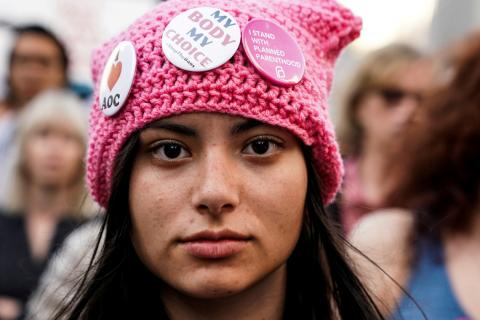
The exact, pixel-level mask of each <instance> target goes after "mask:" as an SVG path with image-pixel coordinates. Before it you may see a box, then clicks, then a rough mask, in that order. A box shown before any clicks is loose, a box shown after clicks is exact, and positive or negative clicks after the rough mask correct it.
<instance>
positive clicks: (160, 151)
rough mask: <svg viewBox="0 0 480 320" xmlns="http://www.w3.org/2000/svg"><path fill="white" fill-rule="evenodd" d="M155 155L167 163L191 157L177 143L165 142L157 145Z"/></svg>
mask: <svg viewBox="0 0 480 320" xmlns="http://www.w3.org/2000/svg"><path fill="white" fill-rule="evenodd" d="M153 153H154V155H155V156H156V157H158V158H160V159H162V160H166V161H171V160H178V159H184V158H187V157H189V156H190V152H188V151H187V150H186V149H185V148H184V147H183V146H182V145H181V144H179V143H176V142H163V143H160V144H157V145H156V146H155V148H154V150H153Z"/></svg>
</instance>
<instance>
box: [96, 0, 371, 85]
mask: <svg viewBox="0 0 480 320" xmlns="http://www.w3.org/2000/svg"><path fill="white" fill-rule="evenodd" d="M168 2H175V0H170V1H168ZM198 2H202V1H198ZM203 2H204V3H205V5H207V4H208V3H209V2H215V1H208V0H207V1H203ZM225 2H226V3H227V4H228V2H238V0H237V1H236V0H230V1H225ZM242 2H245V3H247V2H253V4H254V5H257V3H256V2H257V1H251V0H242ZM164 4H165V3H163V4H161V5H164ZM258 6H265V7H267V8H268V9H270V10H269V11H273V12H272V13H273V16H274V18H275V20H277V22H279V23H280V24H282V25H284V26H285V27H286V28H287V29H288V30H289V32H292V33H293V34H292V35H293V36H294V37H298V38H299V37H302V36H306V37H307V39H305V40H307V41H305V42H304V43H309V44H310V45H309V47H310V48H303V49H304V50H305V49H310V50H313V51H314V52H313V54H315V56H316V57H318V58H324V59H326V60H327V61H328V62H330V63H332V64H333V63H334V62H335V60H336V58H337V57H338V54H339V53H340V51H341V50H342V49H343V48H344V47H345V46H346V45H348V44H349V43H350V42H352V41H353V40H354V39H356V38H357V37H358V36H359V35H360V30H361V29H362V20H361V18H359V17H356V16H354V15H353V13H352V12H351V11H350V10H349V9H347V8H345V7H344V6H342V5H341V4H339V3H338V2H337V1H335V0H268V1H260V2H259V3H258ZM275 11H278V13H280V14H275ZM298 27H301V29H303V30H304V31H306V32H307V33H308V35H307V34H305V33H303V32H301V30H299V29H298ZM302 33H303V35H302ZM117 38H118V39H119V40H118V42H120V41H121V39H122V38H124V37H122V34H120V35H119V36H118V37H117ZM302 42H303V41H302ZM110 43H111V42H110ZM301 45H302V44H301ZM113 47H114V46H113V45H112V49H113ZM310 50H309V51H310ZM107 59H108V56H106V55H105V50H101V48H98V49H97V50H94V51H93V53H92V60H91V61H92V66H91V70H92V79H93V82H94V83H95V84H97V82H98V81H99V80H100V79H99V77H100V76H101V74H102V71H103V67H104V64H105V63H106V61H107Z"/></svg>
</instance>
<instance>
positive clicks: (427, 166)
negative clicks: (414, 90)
mask: <svg viewBox="0 0 480 320" xmlns="http://www.w3.org/2000/svg"><path fill="white" fill-rule="evenodd" d="M479 40H480V34H478V33H477V34H476V35H475V36H472V37H470V38H468V40H467V41H465V42H463V43H462V45H461V46H460V47H458V48H459V50H458V51H457V52H455V57H454V58H455V59H452V61H453V62H454V63H456V64H455V65H453V66H452V68H451V69H450V71H449V72H452V71H453V72H452V73H451V74H452V75H453V79H452V80H451V82H450V83H449V85H448V86H447V87H445V88H443V89H441V90H440V91H438V92H437V93H436V94H435V95H434V96H433V97H432V100H431V101H428V102H427V103H426V104H425V105H422V107H421V108H419V109H418V110H417V112H415V117H414V120H415V121H414V122H413V124H412V126H411V127H409V128H408V129H407V131H406V133H405V138H404V139H402V141H401V143H400V149H399V152H398V154H396V155H395V160H396V161H395V162H392V165H391V167H390V169H391V171H390V172H391V173H392V177H393V178H394V179H395V181H396V183H395V184H394V185H395V187H394V188H393V190H392V191H391V193H390V196H389V200H388V203H389V204H390V205H392V206H399V207H400V206H402V207H408V208H411V209H412V210H411V212H410V211H406V210H399V209H391V210H384V211H381V212H377V213H374V214H372V215H371V216H369V217H367V218H365V219H364V220H362V221H361V222H360V224H359V227H358V228H357V229H356V230H355V231H354V232H353V243H354V244H355V245H357V247H359V248H360V249H362V250H363V251H364V252H365V253H366V254H367V255H369V256H370V257H371V258H372V259H373V260H374V261H375V262H377V263H378V264H379V265H380V266H381V267H382V268H383V269H384V270H385V271H387V272H388V274H390V275H391V276H392V277H393V278H394V279H395V280H397V281H398V283H399V284H400V285H401V286H402V287H405V288H407V290H408V291H409V292H410V293H411V294H412V296H413V298H414V299H415V301H416V302H417V303H418V305H419V306H420V308H421V309H422V310H423V312H424V313H425V315H426V316H427V318H428V319H440V320H443V319H445V320H451V319H479V318H480V308H479V304H478V301H479V299H480V294H479V292H480V272H479V268H478V266H479V263H480V247H479V245H478V244H479V241H480V170H479V164H480V148H479V146H480V145H479V141H480V126H479V123H480V95H479V91H478V86H479V85H480V45H479V44H480V41H479ZM405 173H408V174H405ZM360 260H362V259H360ZM362 261H363V260H362ZM361 264H364V263H362V262H361ZM363 276H364V277H365V279H368V280H369V281H368V282H369V283H370V284H371V285H372V286H374V287H375V288H376V290H378V295H379V296H381V297H382V299H383V301H384V302H385V305H386V306H388V308H387V310H386V312H387V313H390V314H392V317H393V318H394V319H412V320H415V319H423V315H422V314H421V312H420V310H419V309H418V308H417V306H415V305H414V304H413V303H412V301H411V300H410V299H408V298H406V297H405V295H404V293H403V292H402V291H401V290H399V289H398V287H395V286H393V285H392V283H391V282H387V281H385V279H387V277H386V276H385V275H383V274H381V273H379V272H377V270H375V269H372V268H371V267H370V266H369V265H365V268H364V270H363Z"/></svg>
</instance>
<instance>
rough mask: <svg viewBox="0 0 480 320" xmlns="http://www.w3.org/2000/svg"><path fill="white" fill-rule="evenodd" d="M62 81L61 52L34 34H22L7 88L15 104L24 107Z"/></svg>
mask: <svg viewBox="0 0 480 320" xmlns="http://www.w3.org/2000/svg"><path fill="white" fill-rule="evenodd" d="M64 82H65V76H64V72H63V66H62V62H61V52H60V50H59V48H58V47H57V46H56V44H55V43H54V42H53V41H52V40H50V39H49V38H47V37H44V36H41V35H37V34H34V33H25V34H23V35H21V36H20V37H19V38H18V40H17V42H16V45H15V48H14V52H13V59H12V64H11V67H10V86H11V90H12V92H13V94H14V96H15V98H16V99H18V103H20V104H24V103H26V102H28V101H29V100H30V99H32V98H33V97H34V96H35V95H36V94H38V93H39V92H41V91H44V90H46V89H54V88H60V87H62V86H63V85H64Z"/></svg>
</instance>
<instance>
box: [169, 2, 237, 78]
mask: <svg viewBox="0 0 480 320" xmlns="http://www.w3.org/2000/svg"><path fill="white" fill-rule="evenodd" d="M240 41H241V32H240V26H239V25H238V23H237V21H235V18H234V17H233V16H232V15H231V14H229V13H228V12H225V11H223V10H220V9H218V8H211V7H198V8H192V9H189V10H187V11H184V12H182V13H180V14H179V15H177V16H176V17H174V18H173V19H172V20H171V21H170V23H169V24H168V25H167V27H166V28H165V30H164V32H163V34H162V49H163V53H164V54H165V57H166V58H167V59H168V61H170V62H171V63H172V64H173V65H175V66H176V67H177V68H180V69H183V70H187V71H194V72H203V71H208V70H212V69H215V68H217V67H219V66H221V65H223V64H224V63H225V62H227V61H228V60H229V59H230V58H231V57H232V56H233V55H234V54H235V52H236V51H237V49H238V47H239V46H240Z"/></svg>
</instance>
